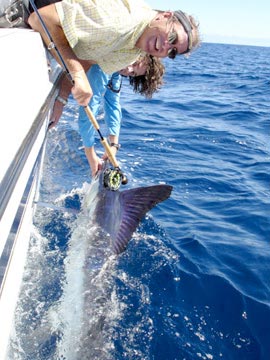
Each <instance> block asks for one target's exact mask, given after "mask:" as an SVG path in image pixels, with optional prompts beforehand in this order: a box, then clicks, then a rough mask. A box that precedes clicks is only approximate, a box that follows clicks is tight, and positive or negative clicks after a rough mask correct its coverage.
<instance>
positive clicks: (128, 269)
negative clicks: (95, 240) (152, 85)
mask: <svg viewBox="0 0 270 360" xmlns="http://www.w3.org/2000/svg"><path fill="white" fill-rule="evenodd" d="M269 59H270V48H267V47H253V46H240V45H226V44H210V43H203V44H202V46H201V47H200V49H199V50H197V51H196V52H194V54H192V55H191V56H190V57H189V58H188V59H186V58H184V57H182V58H181V57H179V58H177V59H175V60H174V61H171V60H169V59H166V60H165V65H166V75H165V84H164V86H163V88H162V89H161V90H160V91H159V92H158V94H156V95H154V97H153V99H152V100H147V99H145V98H143V97H142V96H140V95H138V94H134V93H133V92H132V89H131V88H130V86H129V84H128V81H127V80H124V84H123V90H122V95H121V97H122V100H121V103H122V108H123V123H122V129H121V144H122V148H121V150H120V151H119V152H118V160H119V162H120V166H121V168H122V170H123V171H124V173H125V174H126V175H127V177H128V179H129V183H128V184H127V185H125V186H122V187H121V189H120V190H124V189H126V188H132V187H139V186H147V185H153V184H163V183H167V184H170V185H172V186H173V192H172V195H171V197H170V198H169V199H168V200H166V201H164V202H162V203H160V204H158V205H157V206H156V207H155V208H153V209H152V210H151V211H150V212H149V213H148V214H147V215H146V217H145V218H144V219H143V221H142V222H141V224H140V226H139V228H138V229H137V231H136V232H135V233H134V235H133V237H132V239H131V241H130V243H129V245H128V248H127V250H126V251H125V252H124V253H122V254H121V255H119V256H115V255H112V256H108V257H107V258H106V259H104V263H103V264H102V265H101V266H97V265H93V264H94V262H93V261H92V262H90V263H89V264H90V265H89V268H85V269H84V271H85V276H86V279H87V281H88V284H89V294H90V295H89V296H90V299H91V301H89V304H87V309H85V313H84V314H83V318H82V317H81V315H80V316H79V312H77V311H78V308H79V307H80V304H81V298H82V296H83V294H80V291H79V285H78V284H79V283H80V281H81V275H80V273H77V270H76V269H77V267H76V266H75V265H74V264H76V262H77V263H80V252H82V246H83V244H84V243H85V242H87V241H91V239H90V236H89V229H88V228H87V220H86V219H82V218H81V217H80V214H81V212H80V209H81V207H82V204H83V199H84V195H85V193H86V189H87V186H88V184H89V183H90V181H91V177H90V169H89V166H88V163H87V160H86V158H85V155H84V151H83V146H82V141H81V138H80V135H79V133H78V124H77V118H78V106H77V105H76V103H75V102H74V100H73V99H72V98H71V99H70V100H69V104H68V106H67V107H66V108H65V111H64V113H63V116H62V118H61V120H60V122H59V124H58V126H57V127H56V128H54V129H52V130H50V131H49V133H48V136H47V144H46V153H45V159H44V166H43V171H42V179H41V184H40V195H39V199H38V201H37V204H36V213H35V218H34V226H33V230H32V237H31V243H30V248H29V254H28V263H27V266H26V269H25V274H24V283H23V286H22V289H21V295H20V302H19V304H18V307H17V310H16V323H15V329H14V334H13V337H12V339H11V348H10V359H12V360H16V359H21V360H26V359H27V360H45V359H46V360H56V359H61V360H64V359H66V360H67V359H69V360H75V359H77V357H76V354H77V353H79V350H78V349H79V348H80V334H79V333H78V329H79V328H80V325H81V324H82V322H83V323H84V326H89V334H90V339H91V341H89V342H87V343H86V344H84V345H83V346H84V349H83V351H84V352H83V353H84V355H83V356H81V357H80V358H78V359H79V360H194V359H195V360H196V359H198V360H200V359H205V360H209V359H214V360H216V359H224V360H240V359H241V360H269V359H270V171H269V169H270V141H269V140H270V96H269V93H270V62H269ZM99 120H100V126H101V131H102V133H103V134H104V135H106V128H105V127H104V124H103V122H102V112H101V114H100V116H99ZM96 147H97V151H98V154H100V155H102V153H103V149H102V146H101V145H100V143H99V139H98V137H97V145H96ZM72 264H73V265H72ZM71 265H72V266H71ZM77 265H78V264H77ZM67 269H68V274H67ZM77 314H78V315H77ZM64 337H65V339H64Z"/></svg>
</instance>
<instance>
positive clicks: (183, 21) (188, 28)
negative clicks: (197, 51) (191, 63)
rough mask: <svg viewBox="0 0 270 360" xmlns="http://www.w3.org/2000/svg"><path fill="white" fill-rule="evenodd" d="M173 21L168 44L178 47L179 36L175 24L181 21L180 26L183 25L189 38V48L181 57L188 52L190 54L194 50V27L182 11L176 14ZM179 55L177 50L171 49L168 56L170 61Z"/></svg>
mask: <svg viewBox="0 0 270 360" xmlns="http://www.w3.org/2000/svg"><path fill="white" fill-rule="evenodd" d="M170 20H171V21H172V28H171V31H170V32H169V35H168V42H169V43H170V44H171V45H176V44H177V41H178V36H177V32H176V31H174V30H173V24H174V22H175V21H179V22H180V24H182V26H183V28H184V30H185V32H186V34H187V36H188V47H187V50H186V51H184V52H183V53H181V55H184V54H187V53H188V52H190V50H191V49H192V45H193V37H192V29H193V27H192V25H191V23H190V21H189V19H188V18H187V16H186V15H185V13H183V12H182V11H180V10H178V11H175V12H174V16H173V17H172V18H171V19H170ZM177 54H178V52H177V49H176V48H175V47H174V48H171V49H169V50H168V54H167V56H168V57H169V58H170V59H174V58H175V57H176V55H177Z"/></svg>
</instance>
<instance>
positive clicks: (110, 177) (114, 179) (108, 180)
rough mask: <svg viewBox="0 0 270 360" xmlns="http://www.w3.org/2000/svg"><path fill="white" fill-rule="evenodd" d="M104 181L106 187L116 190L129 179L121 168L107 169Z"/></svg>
mask: <svg viewBox="0 0 270 360" xmlns="http://www.w3.org/2000/svg"><path fill="white" fill-rule="evenodd" d="M103 183H104V187H105V188H108V189H109V190H112V191H116V190H118V189H119V188H120V186H121V184H122V185H126V184H127V183H128V179H127V177H126V176H125V175H124V174H123V173H122V171H121V170H120V169H119V168H115V169H106V170H105V171H104V175H103Z"/></svg>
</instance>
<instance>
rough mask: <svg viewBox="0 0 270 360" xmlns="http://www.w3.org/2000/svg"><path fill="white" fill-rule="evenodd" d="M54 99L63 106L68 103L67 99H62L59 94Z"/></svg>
mask: <svg viewBox="0 0 270 360" xmlns="http://www.w3.org/2000/svg"><path fill="white" fill-rule="evenodd" d="M56 100H57V101H59V102H60V103H61V104H63V105H64V106H65V105H67V103H68V102H67V100H65V99H63V98H62V97H61V96H60V95H58V96H57V98H56Z"/></svg>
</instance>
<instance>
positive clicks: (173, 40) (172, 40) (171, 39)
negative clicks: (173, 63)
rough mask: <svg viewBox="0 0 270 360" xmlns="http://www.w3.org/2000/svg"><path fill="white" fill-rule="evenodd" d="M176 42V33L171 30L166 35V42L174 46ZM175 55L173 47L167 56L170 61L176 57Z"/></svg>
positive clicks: (175, 50) (175, 51)
mask: <svg viewBox="0 0 270 360" xmlns="http://www.w3.org/2000/svg"><path fill="white" fill-rule="evenodd" d="M177 41H178V36H177V32H176V31H174V30H173V29H172V30H171V31H170V32H169V35H168V42H169V44H171V45H176V44H177ZM177 53H178V52H177V49H176V48H175V47H173V48H171V49H169V50H168V53H167V56H168V58H170V59H174V58H175V57H176V55H177Z"/></svg>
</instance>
